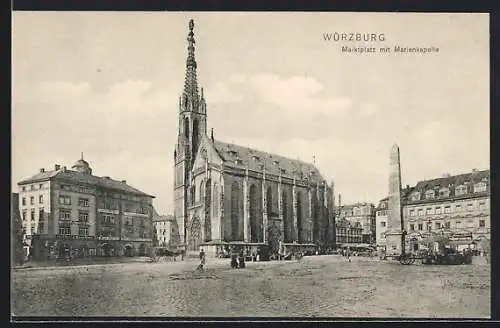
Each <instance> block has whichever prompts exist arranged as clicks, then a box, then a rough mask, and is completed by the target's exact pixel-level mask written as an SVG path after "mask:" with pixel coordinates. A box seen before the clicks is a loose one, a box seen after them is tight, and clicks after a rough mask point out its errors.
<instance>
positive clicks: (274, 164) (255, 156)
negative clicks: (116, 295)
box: [214, 140, 324, 181]
mask: <svg viewBox="0 0 500 328" xmlns="http://www.w3.org/2000/svg"><path fill="white" fill-rule="evenodd" d="M214 146H215V149H216V150H217V152H218V153H219V155H220V156H221V157H222V159H223V160H224V161H225V162H231V166H233V167H237V168H241V169H246V168H248V169H249V170H253V171H263V170H264V168H265V171H266V173H269V174H274V175H280V174H281V176H283V177H289V178H294V177H295V178H296V179H306V178H307V179H310V180H312V181H321V180H324V178H323V177H322V176H321V173H320V172H319V171H318V169H317V168H316V167H315V166H314V164H311V163H306V162H303V161H300V160H298V159H291V158H287V157H284V156H280V155H276V154H271V153H267V152H264V151H261V150H257V149H253V148H248V147H243V146H240V145H235V144H229V143H225V142H222V141H218V140H214ZM225 164H226V163H225ZM311 173H312V175H311Z"/></svg>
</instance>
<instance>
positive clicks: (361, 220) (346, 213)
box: [338, 203, 375, 244]
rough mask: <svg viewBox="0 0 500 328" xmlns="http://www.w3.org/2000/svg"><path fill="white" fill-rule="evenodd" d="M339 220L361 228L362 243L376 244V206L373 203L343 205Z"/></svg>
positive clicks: (339, 210)
mask: <svg viewBox="0 0 500 328" xmlns="http://www.w3.org/2000/svg"><path fill="white" fill-rule="evenodd" d="M338 218H339V219H346V220H347V221H349V222H351V223H358V224H359V225H360V226H361V228H362V229H363V232H362V236H363V237H362V243H366V244H374V243H375V205H373V204H371V203H355V204H352V205H341V206H340V208H339V209H338Z"/></svg>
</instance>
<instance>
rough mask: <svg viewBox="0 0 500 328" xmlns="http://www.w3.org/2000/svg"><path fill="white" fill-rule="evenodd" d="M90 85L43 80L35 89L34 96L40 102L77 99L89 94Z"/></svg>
mask: <svg viewBox="0 0 500 328" xmlns="http://www.w3.org/2000/svg"><path fill="white" fill-rule="evenodd" d="M89 92H90V85H89V84H87V83H71V82H65V81H46V82H41V83H40V84H39V85H38V87H37V88H36V89H35V95H34V98H35V99H36V100H37V101H39V102H55V101H57V102H59V101H69V100H77V99H78V98H82V97H84V96H86V95H88V94H89Z"/></svg>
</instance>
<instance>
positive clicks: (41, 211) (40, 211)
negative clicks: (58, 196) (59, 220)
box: [22, 207, 45, 221]
mask: <svg viewBox="0 0 500 328" xmlns="http://www.w3.org/2000/svg"><path fill="white" fill-rule="evenodd" d="M30 214H31V215H30V218H31V221H35V218H36V214H35V209H34V208H32V209H31V211H30ZM27 216H28V212H27V211H26V210H23V212H22V218H23V221H26V220H27ZM44 216H45V209H44V208H43V207H40V208H39V209H38V220H39V221H41V220H43V219H44Z"/></svg>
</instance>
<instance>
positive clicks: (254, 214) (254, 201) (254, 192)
mask: <svg viewBox="0 0 500 328" xmlns="http://www.w3.org/2000/svg"><path fill="white" fill-rule="evenodd" d="M249 198H250V240H251V242H252V243H258V242H262V241H264V236H263V230H262V228H263V217H262V210H261V206H260V204H261V197H260V193H259V192H258V189H257V187H256V186H255V185H254V184H252V185H251V186H250V192H249Z"/></svg>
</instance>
